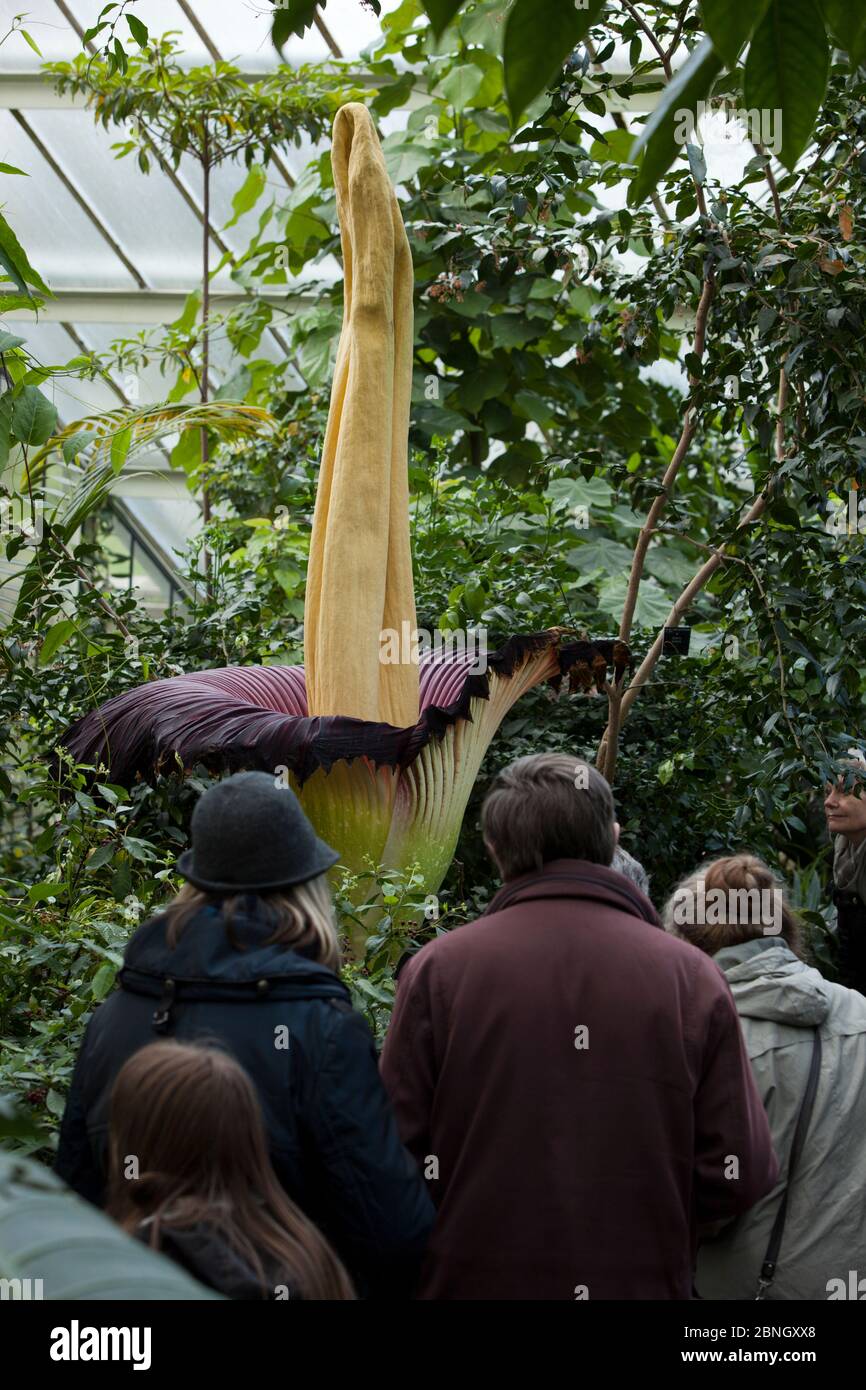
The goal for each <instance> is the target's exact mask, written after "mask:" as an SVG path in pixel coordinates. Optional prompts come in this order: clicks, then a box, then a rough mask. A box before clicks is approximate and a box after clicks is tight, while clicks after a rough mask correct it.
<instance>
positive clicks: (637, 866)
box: [610, 845, 649, 898]
mask: <svg viewBox="0 0 866 1390" xmlns="http://www.w3.org/2000/svg"><path fill="white" fill-rule="evenodd" d="M610 867H611V868H612V869H616V871H617V873H618V874H622V875H623V877H624V878H627V879H628V880H629V881H630V882H631V883H633V884H634V885H635V887H636V888H639V889H640V891H641V892H642V893H643V894H644V895H645V896H646V897H647V898H648V897H649V875H648V873H647V871H646V869H645V868H644V866H643V864H641V863H640V862H639V860H637V859H635V857H634V855H632V854H629V852H628V850H627V849H623V847H622V845H617V847H616V850H615V851H614V856H613V859H612V861H611V865H610Z"/></svg>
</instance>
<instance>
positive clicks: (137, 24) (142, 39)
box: [126, 14, 149, 48]
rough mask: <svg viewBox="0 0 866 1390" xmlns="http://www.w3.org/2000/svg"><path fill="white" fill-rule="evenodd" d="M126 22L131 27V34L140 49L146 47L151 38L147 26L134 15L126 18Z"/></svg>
mask: <svg viewBox="0 0 866 1390" xmlns="http://www.w3.org/2000/svg"><path fill="white" fill-rule="evenodd" d="M126 22H127V24H128V25H129V32H130V33H131V34H132V37H133V38H134V39H135V42H136V43H137V44H138V46H139V48H144V47H146V45H147V40H148V37H149V35H148V32H147V25H146V24H143V23H142V21H141V20H140V19H137V18H136V16H135V15H134V14H128V15H127V16H126Z"/></svg>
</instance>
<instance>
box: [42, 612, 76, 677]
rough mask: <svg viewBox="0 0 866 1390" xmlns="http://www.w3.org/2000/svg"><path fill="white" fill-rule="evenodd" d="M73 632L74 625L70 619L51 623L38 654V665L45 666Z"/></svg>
mask: <svg viewBox="0 0 866 1390" xmlns="http://www.w3.org/2000/svg"><path fill="white" fill-rule="evenodd" d="M74 631H75V623H74V622H73V621H72V619H71V618H61V619H60V622H59V623H53V624H52V626H51V627H50V628H49V629H48V632H47V633H46V636H45V641H44V642H43V643H42V648H41V650H40V652H39V665H40V666H47V665H48V663H49V662H50V661H51V660H52V658H53V657H54V655H55V653H56V652H57V651H59V649H60V648H61V647H62V646H63V643H64V642H66V641H68V639H69V638H70V637H71V636H72V634H73V632H74Z"/></svg>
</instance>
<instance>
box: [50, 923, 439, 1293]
mask: <svg viewBox="0 0 866 1390" xmlns="http://www.w3.org/2000/svg"><path fill="white" fill-rule="evenodd" d="M254 903H255V900H254V899H253V900H251V915H250V916H248V917H236V918H235V921H234V923H233V924H232V931H231V937H232V939H233V940H234V942H236V943H237V944H236V945H235V944H232V939H230V936H229V933H228V932H227V931H226V929H225V927H224V925H223V922H222V918H221V915H220V912H219V910H218V909H217V908H213V907H209V908H205V909H203V910H202V911H201V912H200V913H198V915H197V916H196V917H194V918H193V920H192V921H191V922H190V923H189V924H188V925H187V926H186V927H185V928H184V930H183V932H182V934H181V937H180V940H179V942H178V944H177V946H176V947H175V949H174V950H170V949H169V947H168V945H167V942H166V938H165V928H166V919H165V917H164V916H159V917H155V918H152V919H151V920H150V921H149V922H146V923H145V924H144V925H143V926H142V927H140V928H139V930H138V931H137V932H136V934H135V936H134V937H133V938H132V940H131V941H130V943H129V946H128V947H127V950H126V955H125V961H124V967H123V969H122V971H121V972H120V975H119V977H118V978H119V982H120V986H121V987H120V989H119V990H116V991H115V992H114V993H113V994H112V995H110V996H109V998H108V999H107V1000H106V1001H105V1003H104V1004H102V1005H101V1006H100V1007H99V1008H98V1009H97V1010H96V1012H95V1014H94V1016H93V1018H92V1019H91V1021H90V1024H89V1026H88V1029H87V1032H86V1034H85V1037H84V1041H83V1043H82V1047H81V1051H80V1053H79V1056H78V1061H77V1063H76V1067H75V1072H74V1075H73V1078H72V1085H71V1088H70V1092H69V1098H68V1101H67V1105H66V1111H65V1114H64V1116H63V1125H62V1128H61V1132H60V1145H59V1149H58V1154H57V1160H56V1163H55V1168H56V1171H57V1172H58V1173H59V1174H60V1176H61V1177H62V1178H64V1179H65V1180H66V1182H68V1183H69V1185H70V1186H71V1187H73V1188H74V1189H75V1191H76V1192H78V1193H80V1195H81V1196H83V1197H86V1198H88V1200H90V1201H91V1202H95V1203H98V1204H99V1203H101V1202H102V1201H103V1198H104V1190H105V1178H106V1155H107V1138H108V1119H109V1115H108V1109H109V1098H110V1093H111V1087H112V1085H113V1083H114V1079H115V1077H116V1075H117V1073H118V1071H119V1070H120V1068H121V1066H122V1065H123V1063H124V1062H125V1061H126V1060H127V1058H129V1057H130V1056H132V1054H133V1053H134V1052H137V1051H138V1049H139V1048H141V1047H144V1046H145V1045H146V1044H147V1043H150V1042H156V1041H158V1040H159V1038H160V1037H172V1038H175V1039H177V1040H179V1041H182V1042H194V1041H201V1040H205V1039H210V1040H215V1041H216V1042H218V1043H219V1044H220V1045H221V1046H222V1047H224V1048H225V1049H226V1050H228V1051H229V1052H230V1053H231V1054H232V1055H233V1056H234V1057H235V1059H236V1060H237V1061H238V1062H240V1064H241V1065H242V1066H243V1067H244V1068H245V1070H246V1072H247V1073H248V1075H249V1076H250V1077H251V1078H252V1080H253V1081H254V1082H255V1084H256V1087H257V1089H258V1094H259V1100H260V1102H261V1105H262V1108H263V1111H264V1116H265V1123H266V1126H267V1130H268V1136H269V1144H270V1150H271V1160H272V1162H273V1165H274V1168H275V1170H276V1173H277V1176H278V1177H279V1179H280V1181H281V1183H282V1184H283V1186H284V1188H285V1189H286V1191H287V1192H288V1193H289V1195H290V1196H291V1197H292V1198H293V1199H294V1201H295V1202H297V1204H298V1206H299V1207H300V1208H301V1210H302V1211H304V1212H306V1214H307V1215H308V1216H309V1217H310V1218H311V1220H313V1221H314V1222H315V1223H316V1224H317V1225H318V1226H319V1227H320V1229H321V1230H322V1231H323V1232H324V1233H325V1234H326V1235H327V1236H328V1238H329V1239H330V1241H331V1242H332V1244H333V1245H334V1247H335V1249H336V1250H337V1252H338V1253H339V1254H340V1256H341V1257H342V1259H343V1261H344V1263H345V1264H346V1266H347V1268H348V1269H349V1272H350V1274H351V1275H352V1277H353V1279H354V1280H355V1283H356V1287H357V1289H358V1292H359V1294H360V1295H361V1296H362V1297H364V1296H367V1297H387V1296H390V1295H394V1294H397V1295H399V1296H402V1297H405V1296H406V1295H407V1294H408V1293H409V1292H410V1291H411V1287H412V1284H413V1282H414V1277H415V1274H416V1271H417V1267H418V1265H419V1263H420V1259H421V1256H422V1254H423V1252H424V1248H425V1245H426V1242H427V1236H428V1234H429V1231H430V1228H431V1226H432V1223H433V1216H434V1209H433V1205H432V1202H431V1200H430V1198H429V1196H428V1194H427V1191H426V1189H425V1185H424V1182H423V1179H421V1178H420V1177H419V1174H418V1169H417V1167H416V1165H415V1164H414V1163H413V1162H412V1160H411V1159H410V1158H409V1156H408V1154H407V1152H406V1150H405V1149H404V1148H403V1146H402V1144H401V1143H400V1139H399V1136H398V1134H397V1129H396V1125H395V1122H394V1119H393V1116H392V1113H391V1108H390V1104H389V1102H388V1099H387V1097H386V1095H385V1091H384V1089H383V1086H382V1083H381V1081H380V1080H379V1070H378V1064H377V1058H376V1052H375V1048H374V1045H373V1039H372V1035H371V1033H370V1030H369V1028H368V1027H367V1024H366V1022H365V1020H364V1019H363V1018H362V1017H361V1015H360V1014H358V1013H356V1012H355V1010H354V1009H353V1008H352V1005H351V1002H350V995H349V992H348V990H347V988H346V986H345V985H344V984H343V983H342V981H340V980H339V979H338V978H337V976H336V975H335V974H334V973H333V971H332V970H329V969H328V968H327V967H326V966H324V965H321V964H319V962H317V961H314V960H310V959H308V958H307V957H305V956H304V955H302V954H300V953H299V952H297V951H293V950H291V949H289V948H287V947H285V946H280V945H274V944H271V945H267V944H266V942H267V937H268V936H269V934H270V930H271V929H270V927H269V926H267V925H266V924H265V923H264V922H262V921H261V920H259V919H257V917H256V915H255V912H254ZM239 948H240V949H239ZM286 1028H287V1029H288V1047H287V1048H286V1047H279V1046H277V1045H276V1043H277V1040H278V1039H279V1040H280V1041H283V1042H285V1033H284V1032H283V1031H280V1030H284V1029H286Z"/></svg>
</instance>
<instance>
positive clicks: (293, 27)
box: [271, 0, 324, 52]
mask: <svg viewBox="0 0 866 1390" xmlns="http://www.w3.org/2000/svg"><path fill="white" fill-rule="evenodd" d="M322 8H324V6H323V7H322ZM315 17H316V0H281V3H280V6H279V8H278V9H276V10H275V12H274V23H273V27H272V29H271V40H272V41H273V44H274V47H275V48H277V49H279V50H280V52H282V49H283V45H284V44H285V43H286V41H287V40H288V39H290V38H291V37H292V35H293V34H296V35H297V36H298V37H299V38H300V36H301V35H302V34H303V33H304V30H305V29H309V28H310V26H311V25H312V23H313V20H314V19H315Z"/></svg>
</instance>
